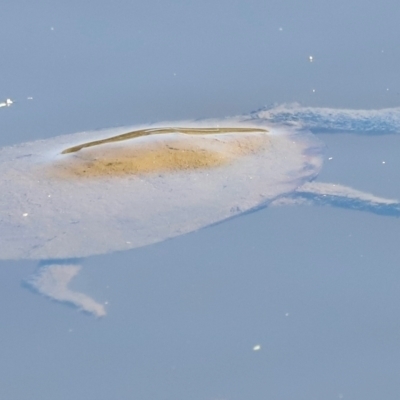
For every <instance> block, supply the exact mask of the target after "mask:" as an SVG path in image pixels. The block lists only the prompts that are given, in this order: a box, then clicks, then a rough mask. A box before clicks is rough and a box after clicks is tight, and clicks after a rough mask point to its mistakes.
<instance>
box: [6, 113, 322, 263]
mask: <svg viewBox="0 0 400 400" xmlns="http://www.w3.org/2000/svg"><path fill="white" fill-rule="evenodd" d="M181 126H182V123H180V124H177V125H175V124H174V125H171V126H168V125H167V126H165V125H163V127H162V128H161V127H146V128H143V127H141V128H139V129H135V130H131V131H130V132H128V133H123V134H121V133H120V132H110V131H100V132H95V133H93V132H92V133H81V134H75V135H66V136H60V137H56V138H53V139H49V140H46V141H38V142H33V143H26V144H22V145H19V146H15V147H11V148H5V149H2V151H1V152H0V176H2V177H3V178H2V180H1V183H0V192H1V193H2V195H1V203H0V208H1V211H0V212H1V214H0V215H1V216H0V218H1V221H0V237H1V238H2V240H1V242H0V258H2V259H20V258H29V259H40V260H43V259H64V258H75V257H86V256H90V255H94V254H101V253H108V252H113V251H118V250H126V249H130V248H134V247H139V246H144V245H148V244H151V243H154V242H158V241H161V240H165V239H167V238H171V237H174V236H176V235H180V234H184V233H187V232H191V231H194V230H197V229H199V228H201V227H204V226H207V225H210V224H213V223H216V222H219V221H221V220H224V219H227V218H230V217H232V216H235V215H238V214H240V213H243V212H245V211H248V210H252V209H256V208H258V207H262V206H266V205H268V204H269V202H271V201H272V200H275V199H276V198H278V197H280V196H282V195H287V194H288V193H290V192H293V191H294V190H295V189H296V188H298V187H299V186H301V185H302V184H303V183H304V182H305V181H308V180H310V179H313V178H314V177H315V176H316V175H317V173H318V171H319V169H320V166H321V163H322V158H321V151H320V150H321V145H320V143H319V141H317V140H316V139H315V138H313V137H312V136H311V135H309V134H306V133H302V132H299V131H296V130H293V129H279V128H275V127H273V126H266V125H265V124H255V123H243V122H240V121H238V120H234V119H232V120H224V121H209V122H204V123H203V124H201V125H200V126H199V125H197V126H196V125H192V124H189V123H186V124H185V125H184V127H183V128H182V127H181ZM143 132H146V135H140V133H143Z"/></svg>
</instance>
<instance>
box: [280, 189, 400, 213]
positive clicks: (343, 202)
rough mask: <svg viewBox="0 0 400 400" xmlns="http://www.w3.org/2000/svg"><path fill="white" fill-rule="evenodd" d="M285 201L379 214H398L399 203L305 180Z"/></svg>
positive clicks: (399, 210)
mask: <svg viewBox="0 0 400 400" xmlns="http://www.w3.org/2000/svg"><path fill="white" fill-rule="evenodd" d="M287 202H292V203H293V202H294V203H296V202H300V203H301V202H307V203H311V204H317V205H331V206H336V207H341V208H349V209H353V210H361V211H368V212H372V213H374V214H379V215H388V216H394V217H399V216H400V203H399V202H398V201H397V200H392V199H385V198H382V197H377V196H374V195H372V194H370V193H365V192H361V191H359V190H355V189H352V188H350V187H347V186H342V185H336V184H332V183H322V182H307V183H305V184H304V185H302V186H300V187H299V188H298V189H297V190H296V192H294V193H293V195H292V196H290V198H289V199H288V200H287ZM276 204H285V200H278V201H277V202H276Z"/></svg>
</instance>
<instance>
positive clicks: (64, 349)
mask: <svg viewBox="0 0 400 400" xmlns="http://www.w3.org/2000/svg"><path fill="white" fill-rule="evenodd" d="M399 14H400V9H399V8H398V4H397V3H396V2H394V1H386V2H384V3H382V2H378V1H375V0H370V1H361V0H359V1H358V0H354V1H342V0H340V1H337V2H332V4H324V3H323V2H317V1H307V2H297V1H294V0H288V1H285V2H282V1H218V2H209V1H203V2H181V1H175V2H172V1H163V2H161V1H146V2H144V1H136V2H128V1H116V2H112V3H111V2H104V1H100V2H97V3H96V4H94V3H93V4H90V5H89V3H87V2H86V3H84V4H81V3H80V2H74V1H72V2H68V3H64V4H61V3H57V4H55V3H52V2H47V1H39V2H34V3H27V2H23V1H12V2H11V1H7V2H6V3H5V4H4V5H2V12H1V14H0V21H1V24H0V32H1V37H2V46H1V47H0V55H1V57H0V71H1V73H0V83H1V84H0V100H2V98H1V96H3V98H4V100H5V99H6V98H7V97H10V98H12V99H13V100H15V101H16V102H15V104H13V105H12V106H11V107H9V108H0V132H1V135H0V144H1V145H2V146H5V145H9V144H14V143H19V142H24V141H28V140H34V139H40V138H46V137H51V136H55V135H58V134H63V133H72V132H75V131H82V130H89V129H95V128H104V127H111V126H118V125H125V124H134V123H146V122H157V121H162V120H179V119H185V118H190V119H192V118H203V117H223V116H227V115H236V114H239V113H245V112H250V111H252V110H255V109H257V108H259V107H260V106H263V105H264V104H271V103H274V102H277V103H281V102H291V101H298V102H301V103H303V104H305V105H311V106H329V107H342V108H350V107H352V108H363V107H365V108H382V107H393V106H399V105H400V95H399V92H400V82H399V79H398V70H399V68H398V67H399V61H400V50H399V46H398V37H399V33H400V32H399V30H400V28H399V25H398V19H399ZM310 56H313V60H314V61H313V62H310V61H309V57H310ZM314 90H315V91H314ZM28 97H33V99H28ZM319 137H320V139H321V140H322V141H324V142H325V143H326V162H325V165H324V168H323V171H322V173H321V175H320V176H319V178H318V180H320V181H327V182H334V183H335V182H336V183H340V184H345V185H348V186H351V187H354V188H356V189H360V190H364V191H368V192H371V193H374V194H376V195H378V196H382V197H388V198H397V199H400V185H399V177H400V176H399V171H400V160H399V157H398V154H399V148H400V135H383V136H371V137H367V136H362V135H351V134H323V135H319ZM329 158H331V159H329ZM0 196H1V194H0ZM399 237H400V222H399V219H398V218H391V217H384V216H379V215H374V214H369V213H366V212H357V211H355V210H346V209H339V208H332V207H306V206H294V207H274V208H268V209H264V210H261V211H259V212H257V213H253V214H248V215H245V216H241V217H239V218H236V219H233V220H230V221H227V222H225V223H223V224H220V225H216V226H213V227H210V228H206V229H203V230H201V231H199V232H196V233H192V234H189V235H186V236H181V237H178V238H175V239H173V240H170V241H167V242H163V243H159V244H156V245H153V246H149V247H144V248H140V249H136V250H132V251H129V252H123V253H116V254H109V255H105V256H99V257H92V258H88V259H86V260H84V261H83V265H84V268H83V269H82V271H81V273H80V275H79V276H78V277H77V278H76V280H75V281H74V282H73V285H72V286H73V288H75V289H76V290H79V291H82V292H84V293H87V294H89V295H91V296H92V297H93V298H95V299H96V300H98V301H99V302H107V311H108V315H107V316H106V317H105V318H103V319H99V320H96V319H94V318H93V317H90V316H86V315H84V314H82V313H78V312H77V311H76V310H75V309H74V308H69V307H68V306H65V305H63V304H58V303H54V302H50V301H48V300H47V299H45V298H44V297H41V296H39V295H36V294H34V293H32V292H31V291H29V290H27V289H26V288H25V287H24V285H23V284H22V282H23V281H24V280H25V279H27V278H29V276H30V275H31V274H32V273H33V272H34V271H35V269H36V265H35V263H34V262H31V261H24V260H21V261H12V262H11V261H0V274H1V280H0V281H1V282H2V284H1V290H0V302H1V304H2V307H1V309H0V318H1V324H0V337H1V346H0V398H4V399H22V400H25V399H26V400H28V399H34V398H40V399H43V400H50V399H51V400H54V399H57V400H58V399H60V400H69V399H74V400H75V399H76V400H87V399H90V400H92V399H93V400H108V399H114V398H118V399H126V400H128V399H143V400H147V399H149V400H150V399H171V400H175V399H194V400H223V399H224V400H225V399H226V400H228V399H233V400H242V399H243V400H245V399H246V400H247V399H260V400H261V399H266V398H267V399H269V398H271V399H283V400H292V399H293V400H294V399H296V400H297V399H338V398H343V399H367V400H369V399H371V400H372V399H385V400H386V399H388V400H391V399H393V400H395V399H398V398H399V395H400V383H399V382H400V381H399V376H398V375H399V369H400V361H399V360H400V295H399V293H400V248H399V245H398V238H399ZM0 240H1V238H0ZM257 345H259V346H261V348H260V350H258V351H254V350H253V348H254V346H257Z"/></svg>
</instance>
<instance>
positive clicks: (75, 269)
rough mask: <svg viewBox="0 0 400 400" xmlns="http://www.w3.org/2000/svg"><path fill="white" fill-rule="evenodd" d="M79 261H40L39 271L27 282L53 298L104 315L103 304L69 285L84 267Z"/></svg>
mask: <svg viewBox="0 0 400 400" xmlns="http://www.w3.org/2000/svg"><path fill="white" fill-rule="evenodd" d="M77 261H78V260H71V259H68V260H52V261H47V260H46V261H43V262H41V263H39V266H38V271H37V272H36V273H35V274H34V275H33V276H32V277H31V278H30V279H29V280H28V281H27V282H26V284H27V285H28V286H29V287H30V288H32V289H34V290H35V291H36V292H38V293H40V294H42V295H44V296H46V297H48V298H50V299H51V300H54V301H58V302H61V303H66V304H69V305H72V306H74V307H77V308H78V309H79V310H80V311H83V312H86V313H88V314H92V315H94V316H95V317H104V316H105V315H106V310H105V308H104V305H103V304H100V303H98V302H96V301H95V300H93V299H92V298H91V297H89V296H88V295H86V294H84V293H79V292H75V291H73V290H71V289H70V288H69V287H68V285H69V283H70V282H71V280H72V279H73V278H74V277H75V276H76V275H77V274H78V273H79V271H80V269H81V268H82V267H81V265H79V263H78V262H77Z"/></svg>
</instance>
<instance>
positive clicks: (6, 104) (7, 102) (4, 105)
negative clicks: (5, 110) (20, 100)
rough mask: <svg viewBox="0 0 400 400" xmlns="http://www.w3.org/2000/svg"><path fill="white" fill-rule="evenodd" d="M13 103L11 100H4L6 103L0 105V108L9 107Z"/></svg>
mask: <svg viewBox="0 0 400 400" xmlns="http://www.w3.org/2000/svg"><path fill="white" fill-rule="evenodd" d="M13 103H14V102H13V101H12V100H11V99H6V101H3V102H2V103H0V107H10V106H11V105H12V104H13Z"/></svg>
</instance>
